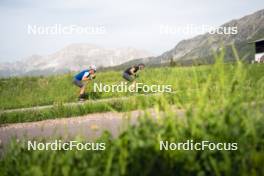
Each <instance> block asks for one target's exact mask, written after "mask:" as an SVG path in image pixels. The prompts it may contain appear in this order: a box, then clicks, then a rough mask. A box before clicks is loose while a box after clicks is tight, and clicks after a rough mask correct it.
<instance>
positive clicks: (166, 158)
mask: <svg viewBox="0 0 264 176" xmlns="http://www.w3.org/2000/svg"><path fill="white" fill-rule="evenodd" d="M222 59H223V55H219V56H218V59H217V62H216V64H215V65H213V66H211V67H197V68H160V69H158V68H157V69H152V70H146V71H145V72H144V73H142V77H141V79H142V80H145V81H149V83H150V82H152V81H159V82H160V83H162V82H164V83H167V82H169V83H172V84H173V86H174V89H175V90H179V91H180V93H179V94H172V95H169V98H168V97H162V96H161V97H159V98H157V99H155V101H148V100H146V104H144V103H143V102H144V101H142V103H141V104H142V105H141V106H142V107H148V106H150V104H149V102H154V103H153V104H152V106H153V107H154V108H155V109H156V110H157V111H158V112H163V113H161V116H162V117H163V118H159V119H158V120H153V118H152V116H151V114H150V113H148V112H146V114H145V115H144V116H142V117H141V118H140V121H139V124H138V126H130V127H129V128H128V129H127V130H126V131H125V132H123V133H122V134H121V135H120V136H119V137H118V138H115V139H113V138H112V137H111V136H110V135H109V134H105V135H103V136H102V137H101V138H100V139H98V141H103V142H105V143H106V146H107V149H106V150H105V151H97V152H95V151H85V150H83V151H76V150H73V151H28V150H27V149H26V146H24V145H23V143H22V144H21V143H16V142H15V141H14V142H13V143H12V144H11V145H10V147H9V149H8V151H7V153H6V154H5V156H4V157H3V158H2V159H1V160H0V173H1V175H165V176H166V175H200V176H203V175H245V176H247V175H264V168H263V163H264V112H263V106H264V105H263V98H264V91H263V90H264V89H263V88H264V81H263V80H264V77H263V75H264V74H263V72H264V69H263V68H264V67H263V65H244V64H242V63H241V62H239V61H238V62H237V63H235V64H232V65H226V64H223V62H222ZM105 74H106V75H107V73H105ZM111 74H117V73H114V72H112V73H111ZM156 78H157V79H156ZM189 90H193V91H189ZM151 98H154V97H151ZM135 101H136V100H135ZM132 102H133V101H132V99H131V104H132ZM125 104H127V103H125ZM135 104H137V103H135ZM171 104H179V105H182V106H183V107H184V108H185V110H186V112H187V113H186V117H185V118H179V117H176V115H175V113H174V112H173V109H171V108H172V106H171ZM111 108H113V109H119V110H122V109H126V107H123V106H122V105H121V106H118V108H117V107H115V106H113V107H111ZM188 139H189V140H194V141H196V142H200V141H202V140H208V141H211V142H231V143H234V142H235V143H238V150H237V151H224V150H212V151H210V150H197V151H196V150H193V151H184V150H175V151H172V150H169V151H160V150H159V141H160V140H168V141H170V142H185V141H186V140H188ZM78 140H81V141H83V140H84V139H79V138H78Z"/></svg>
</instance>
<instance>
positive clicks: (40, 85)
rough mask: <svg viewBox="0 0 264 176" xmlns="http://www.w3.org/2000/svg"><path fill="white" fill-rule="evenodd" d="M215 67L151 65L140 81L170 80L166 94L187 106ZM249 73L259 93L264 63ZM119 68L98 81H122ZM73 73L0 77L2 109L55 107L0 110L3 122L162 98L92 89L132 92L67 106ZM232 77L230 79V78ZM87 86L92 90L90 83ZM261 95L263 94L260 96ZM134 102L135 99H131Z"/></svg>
mask: <svg viewBox="0 0 264 176" xmlns="http://www.w3.org/2000/svg"><path fill="white" fill-rule="evenodd" d="M214 69H215V68H214V67H211V66H200V67H182V68H179V67H163V68H150V69H146V70H144V71H143V72H142V73H141V74H140V78H139V80H138V82H143V83H145V84H149V85H151V84H160V85H162V84H171V85H172V87H173V91H176V93H174V94H165V96H166V97H167V99H168V100H169V102H170V103H171V104H176V105H178V106H185V105H186V104H190V103H195V102H196V101H197V100H196V97H195V95H196V94H199V91H200V88H201V87H203V86H204V84H205V83H206V81H207V80H208V78H209V77H208V76H209V75H210V74H212V72H215V70H214ZM243 69H245V71H246V72H247V73H248V74H247V78H246V80H247V81H248V82H250V87H248V89H249V90H250V91H251V92H253V93H255V94H258V91H259V90H257V86H258V85H257V82H258V81H259V80H260V79H263V75H264V66H263V65H245V66H244V68H243ZM224 72H225V76H226V77H227V78H229V79H231V78H230V77H231V76H232V75H233V74H234V65H225V68H224ZM120 75H121V73H120V72H113V71H111V72H103V73H98V76H97V79H96V80H95V82H97V83H100V82H102V83H104V84H119V83H120V82H121V81H123V79H122V77H121V76H120ZM71 81H72V75H63V76H50V77H25V78H10V79H1V80H0V82H1V84H0V88H1V91H0V97H1V98H0V99H1V101H0V105H1V108H2V109H7V108H21V107H31V106H36V105H45V104H53V105H54V107H53V108H49V109H45V110H34V111H25V112H12V113H1V114H0V124H3V123H15V122H28V121H37V120H43V119H50V118H58V117H70V116H78V115H84V114H88V113H93V112H105V111H128V110H133V109H138V108H147V107H152V106H153V105H154V104H155V103H157V102H159V101H160V100H159V99H160V98H159V96H154V95H153V96H150V97H148V98H144V97H142V98H140V97H133V95H139V94H134V93H98V92H97V93H94V92H92V93H90V98H92V99H105V98H111V97H123V96H132V97H130V98H129V99H128V100H121V99H120V100H116V101H111V100H110V101H109V102H99V103H96V102H95V103H90V102H89V103H85V104H84V105H80V106H76V107H65V106H63V103H65V102H72V101H76V96H77V95H78V88H76V87H75V86H74V85H73V84H72V83H71ZM230 81H231V80H230ZM87 90H88V91H89V90H92V84H89V86H88V88H87ZM246 98H247V99H248V100H247V101H253V100H252V99H254V98H252V97H250V96H248V97H246ZM260 98H261V97H260ZM130 102H134V103H130Z"/></svg>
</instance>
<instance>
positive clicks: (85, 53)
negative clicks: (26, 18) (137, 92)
mask: <svg viewBox="0 0 264 176" xmlns="http://www.w3.org/2000/svg"><path fill="white" fill-rule="evenodd" d="M149 56H151V53H149V52H147V51H145V50H139V49H135V48H111V49H109V48H103V47H100V46H96V45H91V44H84V43H82V44H72V45H69V46H67V47H65V48H63V49H61V50H60V51H57V52H55V53H53V54H50V55H47V56H40V55H32V56H30V57H28V58H25V59H23V60H22V61H19V62H15V63H4V64H0V76H2V77H7V76H19V75H50V74H54V73H65V72H69V71H79V70H82V69H85V68H87V67H88V66H89V65H90V64H96V65H97V67H110V66H116V65H120V64H122V63H124V62H127V61H130V60H133V59H136V58H145V57H149Z"/></svg>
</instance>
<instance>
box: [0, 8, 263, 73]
mask: <svg viewBox="0 0 264 176" xmlns="http://www.w3.org/2000/svg"><path fill="white" fill-rule="evenodd" d="M220 27H226V28H228V27H236V29H237V33H236V34H226V35H223V34H210V33H209V32H208V33H205V34H202V35H198V36H196V37H193V38H190V39H187V40H182V41H180V42H179V43H178V44H177V45H176V46H175V47H174V48H172V49H171V50H168V51H166V52H165V53H163V54H161V55H159V56H157V57H153V56H152V54H151V53H149V52H148V51H145V50H139V49H134V48H115V49H108V48H103V47H100V46H96V45H91V44H72V45H69V46H67V47H65V48H63V49H61V50H60V51H57V52H55V53H53V54H50V55H47V56H40V55H32V56H30V57H28V58H25V59H23V60H22V61H19V62H15V63H3V64H0V76H1V77H8V76H18V75H47V74H54V73H65V72H69V71H79V70H81V69H84V68H86V67H87V66H88V65H90V64H93V63H95V64H96V65H97V66H99V67H103V68H106V67H114V68H115V67H126V66H129V65H133V64H136V63H139V62H143V63H145V64H148V65H162V64H168V63H171V62H173V63H179V64H190V63H191V64H192V63H199V64H205V63H211V62H213V52H217V51H220V50H221V49H222V48H226V58H225V59H226V60H228V61H230V60H233V58H234V57H233V56H232V50H231V45H234V46H235V47H236V49H237V50H238V53H239V54H240V57H241V58H243V59H244V60H248V61H249V60H252V59H253V57H254V56H253V54H254V46H253V44H249V42H250V41H254V40H257V39H261V38H264V9H263V10H260V11H257V12H255V13H253V14H250V15H247V16H244V17H242V18H240V19H235V20H231V21H229V22H227V23H225V24H223V25H221V26H220Z"/></svg>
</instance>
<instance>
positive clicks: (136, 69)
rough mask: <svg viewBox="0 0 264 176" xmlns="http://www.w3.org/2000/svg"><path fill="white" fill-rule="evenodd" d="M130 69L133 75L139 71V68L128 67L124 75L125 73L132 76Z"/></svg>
mask: <svg viewBox="0 0 264 176" xmlns="http://www.w3.org/2000/svg"><path fill="white" fill-rule="evenodd" d="M132 68H134V73H136V72H137V71H138V70H139V67H138V66H134V67H129V68H128V69H126V70H125V73H127V74H129V75H132V73H131V71H130V70H131V69H132Z"/></svg>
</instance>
